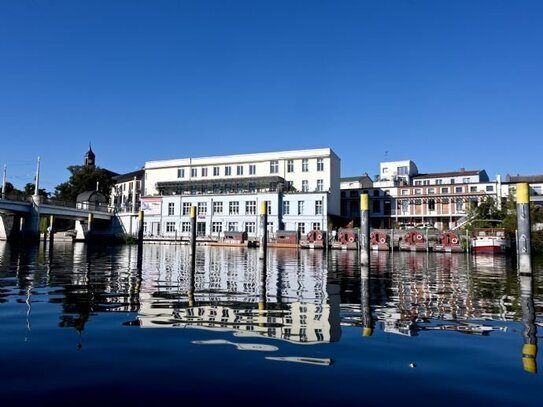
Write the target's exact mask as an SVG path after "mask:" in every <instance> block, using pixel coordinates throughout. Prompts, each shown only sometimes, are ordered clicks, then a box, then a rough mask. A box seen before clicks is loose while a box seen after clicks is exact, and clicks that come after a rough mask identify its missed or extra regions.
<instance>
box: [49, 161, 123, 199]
mask: <svg viewBox="0 0 543 407" xmlns="http://www.w3.org/2000/svg"><path fill="white" fill-rule="evenodd" d="M68 171H70V173H71V174H72V175H71V176H70V178H69V179H68V181H66V182H63V183H62V184H59V185H57V186H56V187H55V199H57V200H60V201H68V202H75V200H76V198H77V195H79V194H80V193H81V192H85V191H94V190H96V186H97V185H98V191H100V192H101V193H103V194H104V195H105V196H106V198H108V199H109V193H110V190H111V187H112V186H113V184H114V181H113V179H112V177H111V173H110V172H108V171H106V170H104V169H102V168H100V167H91V166H84V165H71V166H69V167H68Z"/></svg>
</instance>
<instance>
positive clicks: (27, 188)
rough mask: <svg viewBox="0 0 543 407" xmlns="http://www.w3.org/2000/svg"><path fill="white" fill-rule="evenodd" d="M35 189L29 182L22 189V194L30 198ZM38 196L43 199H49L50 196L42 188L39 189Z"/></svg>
mask: <svg viewBox="0 0 543 407" xmlns="http://www.w3.org/2000/svg"><path fill="white" fill-rule="evenodd" d="M6 189H7V188H6ZM35 189H36V185H35V184H33V183H31V182H28V183H27V184H26V185H25V187H24V189H23V193H24V195H25V196H32V195H34V190H35ZM38 195H40V196H41V197H43V198H49V197H50V196H51V194H50V193H49V192H47V191H46V190H45V189H43V188H40V189H39V192H38Z"/></svg>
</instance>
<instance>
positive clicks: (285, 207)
mask: <svg viewBox="0 0 543 407" xmlns="http://www.w3.org/2000/svg"><path fill="white" fill-rule="evenodd" d="M283 215H290V201H283Z"/></svg>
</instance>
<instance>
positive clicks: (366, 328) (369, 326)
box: [360, 266, 373, 336]
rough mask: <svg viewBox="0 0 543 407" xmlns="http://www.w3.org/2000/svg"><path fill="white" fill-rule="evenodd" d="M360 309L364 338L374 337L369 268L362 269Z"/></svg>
mask: <svg viewBox="0 0 543 407" xmlns="http://www.w3.org/2000/svg"><path fill="white" fill-rule="evenodd" d="M360 305H361V307H360V309H361V311H362V327H363V328H362V336H372V335H373V317H372V315H371V299H370V271H369V267H364V266H362V267H361V268H360Z"/></svg>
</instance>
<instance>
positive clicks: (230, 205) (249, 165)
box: [142, 148, 340, 237]
mask: <svg viewBox="0 0 543 407" xmlns="http://www.w3.org/2000/svg"><path fill="white" fill-rule="evenodd" d="M144 169H145V182H144V185H145V187H144V197H143V198H142V208H143V210H144V212H145V224H144V227H145V233H146V234H147V235H150V234H152V235H160V236H182V235H188V234H189V232H190V207H191V206H195V207H197V213H198V220H197V233H198V234H199V235H205V236H209V237H220V235H221V233H222V232H225V231H247V233H248V235H249V236H252V237H257V236H258V230H257V229H258V228H257V225H258V208H259V206H260V202H262V201H267V202H268V214H269V215H268V229H269V230H270V232H271V233H274V232H275V231H277V230H297V231H299V232H300V233H301V234H305V233H307V232H308V231H310V230H313V229H327V225H328V215H339V212H340V191H339V179H340V159H339V158H338V156H337V155H336V154H335V153H334V152H333V151H332V150H331V149H330V148H322V149H311V150H297V151H280V152H271V153H254V154H238V155H228V156H217V157H202V158H184V159H176V160H161V161H149V162H147V163H145V167H144Z"/></svg>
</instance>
